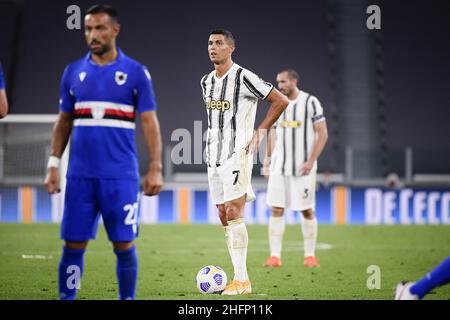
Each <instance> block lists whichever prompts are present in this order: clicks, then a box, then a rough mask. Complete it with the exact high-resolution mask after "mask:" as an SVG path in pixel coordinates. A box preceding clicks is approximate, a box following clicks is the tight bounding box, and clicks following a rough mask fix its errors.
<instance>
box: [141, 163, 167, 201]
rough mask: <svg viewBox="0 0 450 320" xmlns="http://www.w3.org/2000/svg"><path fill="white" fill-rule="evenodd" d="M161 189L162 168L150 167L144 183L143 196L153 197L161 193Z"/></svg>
mask: <svg viewBox="0 0 450 320" xmlns="http://www.w3.org/2000/svg"><path fill="white" fill-rule="evenodd" d="M162 187H163V178H162V168H161V167H159V168H156V167H150V170H148V173H147V175H146V176H145V181H144V194H145V195H146V196H154V195H157V194H158V193H160V192H161V189H162Z"/></svg>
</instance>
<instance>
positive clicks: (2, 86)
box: [0, 62, 5, 90]
mask: <svg viewBox="0 0 450 320" xmlns="http://www.w3.org/2000/svg"><path fill="white" fill-rule="evenodd" d="M1 89H5V77H4V75H3V68H2V63H1V62H0V90H1Z"/></svg>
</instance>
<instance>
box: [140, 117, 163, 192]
mask: <svg viewBox="0 0 450 320" xmlns="http://www.w3.org/2000/svg"><path fill="white" fill-rule="evenodd" d="M141 120H142V130H143V132H144V137H145V141H146V144H147V150H148V153H149V159H150V162H149V166H148V172H147V174H146V176H145V181H144V194H145V195H148V196H153V195H156V194H158V193H159V192H160V191H161V189H162V187H163V179H162V160H161V158H162V142H161V132H160V129H159V121H158V117H157V115H156V112H155V111H147V112H142V113H141Z"/></svg>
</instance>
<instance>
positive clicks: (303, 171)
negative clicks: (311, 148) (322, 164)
mask: <svg viewBox="0 0 450 320" xmlns="http://www.w3.org/2000/svg"><path fill="white" fill-rule="evenodd" d="M313 165H314V164H313V163H312V162H310V161H306V162H305V163H303V164H302V166H301V167H300V170H299V173H300V175H302V176H307V175H308V174H309V173H310V172H311V170H312V168H313Z"/></svg>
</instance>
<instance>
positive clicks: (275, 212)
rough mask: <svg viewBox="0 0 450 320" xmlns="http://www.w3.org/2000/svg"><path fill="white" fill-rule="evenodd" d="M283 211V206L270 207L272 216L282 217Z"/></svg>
mask: <svg viewBox="0 0 450 320" xmlns="http://www.w3.org/2000/svg"><path fill="white" fill-rule="evenodd" d="M283 213H284V209H283V208H279V207H272V217H282V216H283Z"/></svg>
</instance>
